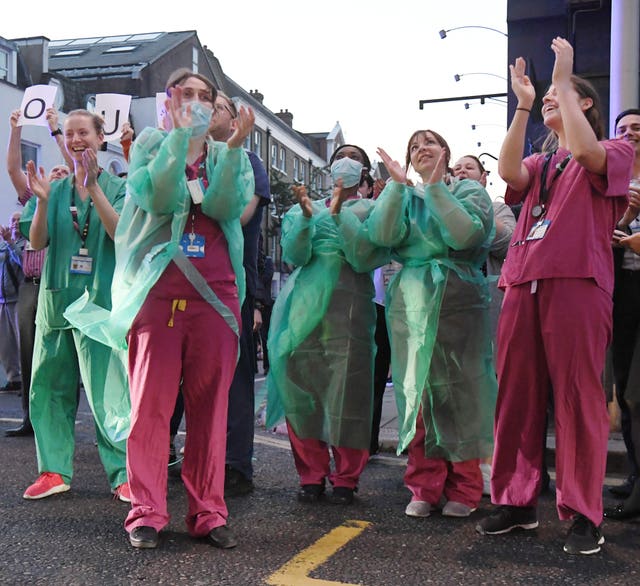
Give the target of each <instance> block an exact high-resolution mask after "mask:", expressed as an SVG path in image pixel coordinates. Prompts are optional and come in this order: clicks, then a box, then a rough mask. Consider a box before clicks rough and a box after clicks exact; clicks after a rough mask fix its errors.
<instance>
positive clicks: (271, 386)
mask: <svg viewBox="0 0 640 586" xmlns="http://www.w3.org/2000/svg"><path fill="white" fill-rule="evenodd" d="M373 207H374V202H373V201H371V200H348V201H347V202H345V203H344V205H343V208H342V211H341V213H340V214H339V215H337V216H332V215H331V214H330V212H329V209H328V207H327V200H321V201H316V202H314V203H313V216H312V217H311V218H305V217H304V215H303V214H302V211H301V208H300V206H299V205H295V206H294V207H293V208H291V210H289V212H287V214H286V215H285V217H284V220H283V225H282V251H283V258H284V260H285V261H286V262H289V263H291V264H293V265H296V266H297V268H296V270H295V271H294V272H293V273H292V274H291V276H290V277H289V278H288V280H287V282H286V283H285V285H284V287H283V289H282V291H281V292H280V294H279V295H278V298H277V299H276V303H275V305H274V308H273V313H272V317H271V327H270V331H269V339H268V346H269V357H270V369H269V375H268V378H267V385H268V399H267V426H269V427H271V426H273V425H276V424H277V423H278V422H279V421H280V420H282V418H283V417H285V416H286V418H287V419H288V421H289V423H290V424H291V426H292V427H293V429H294V431H295V433H296V435H297V436H298V437H300V438H303V439H309V438H313V439H319V440H322V441H325V442H327V443H328V444H330V445H333V446H338V447H350V448H359V449H368V447H369V437H370V433H371V414H372V397H373V360H374V353H375V343H374V336H373V335H374V330H375V323H376V311H375V306H374V303H373V296H374V288H373V282H372V279H371V274H370V271H372V270H373V269H375V268H376V267H378V266H381V265H383V264H386V263H387V262H389V260H390V251H389V250H388V249H387V248H386V247H380V246H378V245H374V244H372V242H371V240H370V238H369V236H368V231H367V226H366V224H364V223H363V221H364V220H365V219H366V218H367V216H368V215H369V214H370V213H371V210H372V209H373Z"/></svg>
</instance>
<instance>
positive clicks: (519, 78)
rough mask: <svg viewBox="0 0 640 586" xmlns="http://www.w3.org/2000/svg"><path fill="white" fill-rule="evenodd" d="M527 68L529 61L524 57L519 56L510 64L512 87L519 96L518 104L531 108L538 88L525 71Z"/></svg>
mask: <svg viewBox="0 0 640 586" xmlns="http://www.w3.org/2000/svg"><path fill="white" fill-rule="evenodd" d="M526 69H527V62H526V61H525V60H524V59H523V58H522V57H518V58H517V59H516V62H515V63H514V64H513V65H509V74H510V77H511V89H512V90H513V93H514V94H515V95H516V98H518V106H520V107H522V108H527V109H528V110H530V109H531V106H532V105H533V101H534V100H535V99H536V89H535V88H534V87H533V84H532V83H531V80H530V79H529V76H528V75H527V74H526V73H525V71H526Z"/></svg>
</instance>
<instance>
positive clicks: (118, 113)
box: [95, 94, 131, 142]
mask: <svg viewBox="0 0 640 586" xmlns="http://www.w3.org/2000/svg"><path fill="white" fill-rule="evenodd" d="M130 108H131V96H125V95H124V94H96V109H95V112H96V114H98V115H100V116H102V117H103V118H104V139H105V141H106V142H117V141H119V140H120V136H121V135H122V127H123V126H124V123H125V122H128V121H129V109H130Z"/></svg>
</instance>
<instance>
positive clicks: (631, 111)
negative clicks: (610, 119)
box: [613, 108, 640, 130]
mask: <svg viewBox="0 0 640 586" xmlns="http://www.w3.org/2000/svg"><path fill="white" fill-rule="evenodd" d="M630 115H634V116H640V110H639V109H638V108H628V109H627V110H623V111H622V112H620V114H618V115H617V116H616V123H615V125H614V127H613V128H614V130H617V129H618V122H620V120H622V119H623V118H624V117H625V116H630Z"/></svg>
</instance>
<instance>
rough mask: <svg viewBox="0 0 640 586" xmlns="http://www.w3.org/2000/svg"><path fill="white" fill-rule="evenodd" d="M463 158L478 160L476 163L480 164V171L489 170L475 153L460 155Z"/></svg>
mask: <svg viewBox="0 0 640 586" xmlns="http://www.w3.org/2000/svg"><path fill="white" fill-rule="evenodd" d="M460 158H461V159H472V160H474V161H475V162H476V165H478V170H479V171H480V173H486V172H487V170H486V169H485V168H484V165H483V164H482V161H481V160H480V159H479V158H478V157H476V156H475V155H462V156H461V157H460Z"/></svg>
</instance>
